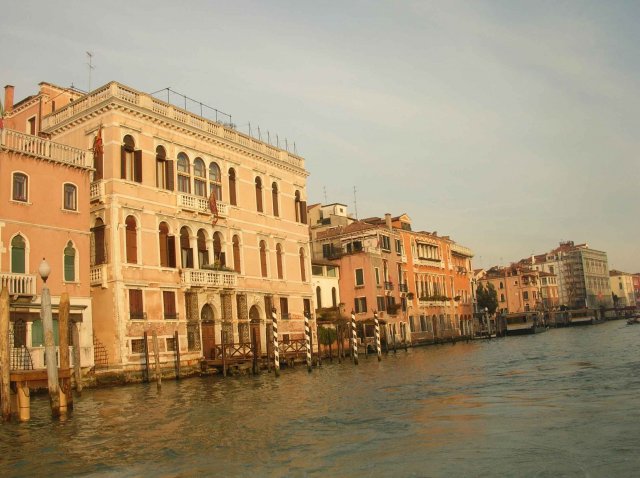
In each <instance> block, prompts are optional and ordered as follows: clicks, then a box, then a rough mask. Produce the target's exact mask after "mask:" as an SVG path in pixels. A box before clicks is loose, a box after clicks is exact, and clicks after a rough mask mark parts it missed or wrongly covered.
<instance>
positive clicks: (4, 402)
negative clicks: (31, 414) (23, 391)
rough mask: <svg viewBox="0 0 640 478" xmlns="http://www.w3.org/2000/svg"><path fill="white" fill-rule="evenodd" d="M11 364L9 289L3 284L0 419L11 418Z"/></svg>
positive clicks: (0, 321) (0, 332) (0, 317)
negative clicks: (0, 417) (0, 415)
mask: <svg viewBox="0 0 640 478" xmlns="http://www.w3.org/2000/svg"><path fill="white" fill-rule="evenodd" d="M10 366H11V362H10V356H9V290H8V289H7V288H6V287H5V286H3V287H2V293H0V369H2V375H1V376H0V409H2V420H4V421H5V422H6V421H9V420H10V419H11V383H10V382H11V376H10V374H9V367H10Z"/></svg>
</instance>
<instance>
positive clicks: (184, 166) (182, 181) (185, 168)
mask: <svg viewBox="0 0 640 478" xmlns="http://www.w3.org/2000/svg"><path fill="white" fill-rule="evenodd" d="M178 191H179V192H181V193H186V194H191V177H190V176H189V158H188V157H187V155H186V154H184V153H179V154H178Z"/></svg>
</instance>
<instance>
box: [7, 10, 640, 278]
mask: <svg viewBox="0 0 640 478" xmlns="http://www.w3.org/2000/svg"><path fill="white" fill-rule="evenodd" d="M0 8H1V10H2V20H1V23H0V40H1V41H2V44H3V45H4V46H5V48H2V49H0V64H1V65H2V67H1V68H0V75H1V76H2V80H3V81H4V83H3V85H4V84H12V85H14V86H15V87H16V93H15V94H16V101H18V100H19V99H21V98H24V97H25V96H28V95H30V94H34V93H36V92H37V84H38V83H39V82H41V81H47V82H50V83H54V84H57V85H60V86H70V85H74V86H76V87H77V88H79V89H82V90H87V89H89V86H90V85H89V67H88V57H87V54H86V52H87V51H89V52H91V53H92V54H93V58H92V64H93V66H94V69H93V70H91V88H92V89H94V88H97V87H98V86H100V85H103V84H105V83H108V82H109V81H113V80H115V81H118V82H120V83H124V84H126V85H128V86H130V87H132V88H134V89H136V90H139V91H142V92H146V93H152V92H155V91H158V90H161V89H164V88H167V87H170V88H171V89H172V90H174V91H176V92H179V93H182V94H184V95H186V96H188V97H190V98H193V99H196V100H197V101H198V102H201V103H204V104H205V105H209V106H212V107H215V108H217V109H219V110H221V111H224V112H226V113H229V114H231V115H232V120H233V123H235V124H236V125H237V128H238V129H239V130H241V131H244V132H249V125H251V132H252V134H253V135H254V136H257V134H258V133H257V128H258V127H259V128H260V134H261V137H262V138H263V139H266V134H267V132H268V134H269V139H270V141H271V142H272V143H273V144H276V141H278V142H279V145H280V147H285V144H286V145H287V146H288V148H289V149H290V150H292V151H293V148H294V146H293V144H294V143H295V150H296V151H297V153H298V154H300V155H301V156H303V157H304V158H305V161H306V167H307V169H308V171H309V173H310V176H309V178H308V183H307V199H308V203H309V204H312V203H318V202H321V203H333V202H340V203H343V204H346V205H347V206H349V211H350V212H351V213H353V214H355V213H356V210H357V216H358V217H359V218H365V217H371V216H379V217H382V216H384V214H385V213H387V212H388V213H391V214H392V215H394V216H395V215H400V214H403V213H406V214H408V215H409V217H410V218H411V219H412V222H413V229H414V230H421V231H429V232H433V231H437V232H438V234H440V235H449V236H451V238H452V239H454V240H455V241H456V242H458V243H460V244H463V245H465V246H467V247H469V248H471V249H472V250H473V251H474V253H475V257H474V267H476V268H479V267H485V268H488V267H491V266H493V265H506V264H509V263H510V262H512V261H517V260H519V259H522V258H525V257H528V256H530V255H531V254H540V253H544V252H546V251H549V250H551V249H553V248H554V247H556V246H557V245H558V243H559V242H560V241H567V240H573V241H574V242H575V243H585V242H586V243H587V244H589V247H592V248H594V249H597V250H603V251H606V252H607V254H608V258H609V267H610V268H612V269H613V268H616V269H620V270H623V271H627V272H640V246H639V244H640V221H639V212H640V207H639V206H638V204H639V202H638V200H637V199H636V198H637V196H638V192H639V190H640V160H639V157H638V155H639V146H640V134H639V132H640V114H639V112H640V95H639V92H640V56H639V53H638V45H640V28H638V27H637V19H638V18H640V3H639V2H632V1H630V2H624V1H607V2H602V1H560V0H556V1H529V2H523V1H516V0H508V1H507V0H505V1H491V2H486V1H469V2H464V1H433V2H432V1H399V0H398V1H367V2H365V1H346V0H344V1H313V2H311V1H307V2H305V1H293V0H292V1H279V0H272V1H242V0H237V1H233V2H229V1H224V2H223V1H220V2H218V1H211V0H209V1H205V0H193V1H188V2H176V1H165V0H155V1H152V2H151V1H128V2H124V1H119V0H112V1H110V2H95V1H92V0H87V1H65V2H45V1H33V0H22V1H21V2H7V1H6V0H2V1H1V2H0ZM178 98H179V97H178ZM194 105H195V103H194ZM285 139H286V143H285ZM354 188H355V194H354Z"/></svg>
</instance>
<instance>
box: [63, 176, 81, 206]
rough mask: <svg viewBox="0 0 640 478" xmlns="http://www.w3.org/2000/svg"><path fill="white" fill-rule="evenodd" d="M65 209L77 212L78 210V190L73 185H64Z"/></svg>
mask: <svg viewBox="0 0 640 478" xmlns="http://www.w3.org/2000/svg"><path fill="white" fill-rule="evenodd" d="M63 207H64V208H65V209H66V210H67V211H76V210H77V209H78V188H76V187H75V186H74V185H73V184H70V183H65V184H64V198H63Z"/></svg>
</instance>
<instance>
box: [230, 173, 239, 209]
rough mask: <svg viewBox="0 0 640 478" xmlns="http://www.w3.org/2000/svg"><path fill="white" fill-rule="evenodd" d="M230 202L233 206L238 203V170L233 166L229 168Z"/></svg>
mask: <svg viewBox="0 0 640 478" xmlns="http://www.w3.org/2000/svg"><path fill="white" fill-rule="evenodd" d="M229 204H231V205H232V206H237V205H238V200H237V198H236V170H235V169H233V168H230V169H229Z"/></svg>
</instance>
